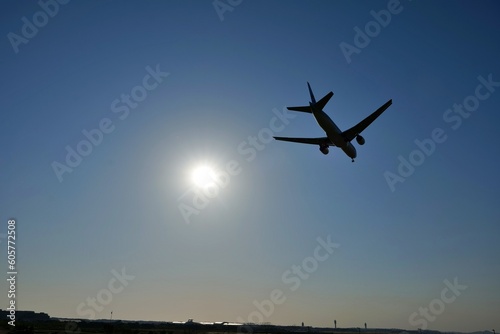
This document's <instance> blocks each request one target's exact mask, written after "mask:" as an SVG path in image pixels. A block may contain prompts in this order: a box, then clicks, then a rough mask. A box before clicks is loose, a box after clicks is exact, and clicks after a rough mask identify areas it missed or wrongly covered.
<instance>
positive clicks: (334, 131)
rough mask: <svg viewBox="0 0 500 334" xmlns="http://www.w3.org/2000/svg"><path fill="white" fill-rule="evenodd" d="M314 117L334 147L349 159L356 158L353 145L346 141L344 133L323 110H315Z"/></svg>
mask: <svg viewBox="0 0 500 334" xmlns="http://www.w3.org/2000/svg"><path fill="white" fill-rule="evenodd" d="M313 115H314V118H315V119H316V122H318V125H319V126H320V127H321V128H322V129H323V130H324V131H325V133H326V136H327V137H328V139H329V140H330V142H331V143H332V146H337V147H339V148H341V149H342V151H344V153H345V154H347V156H348V157H349V158H351V159H354V158H356V156H357V153H356V148H355V147H354V145H352V144H351V142H349V141H346V140H345V138H344V137H343V136H342V131H340V129H339V127H338V126H337V124H335V123H334V122H333V121H332V119H331V118H330V117H329V116H328V115H327V114H326V113H325V112H324V111H323V110H314V109H313Z"/></svg>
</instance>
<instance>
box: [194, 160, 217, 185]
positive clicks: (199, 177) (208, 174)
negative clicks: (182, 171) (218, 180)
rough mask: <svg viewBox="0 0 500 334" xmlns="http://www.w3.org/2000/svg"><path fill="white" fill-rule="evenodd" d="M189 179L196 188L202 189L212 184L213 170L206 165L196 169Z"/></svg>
mask: <svg viewBox="0 0 500 334" xmlns="http://www.w3.org/2000/svg"><path fill="white" fill-rule="evenodd" d="M191 179H192V181H193V183H194V184H195V185H196V186H198V187H200V188H204V187H206V186H208V185H209V184H211V183H213V182H214V170H213V168H212V167H210V166H207V165H204V166H199V167H196V168H195V169H194V170H193V172H192V174H191Z"/></svg>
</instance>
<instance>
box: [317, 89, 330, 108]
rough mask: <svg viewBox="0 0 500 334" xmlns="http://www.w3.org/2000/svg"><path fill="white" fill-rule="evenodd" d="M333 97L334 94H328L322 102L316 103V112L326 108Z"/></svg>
mask: <svg viewBox="0 0 500 334" xmlns="http://www.w3.org/2000/svg"><path fill="white" fill-rule="evenodd" d="M332 96H333V92H330V93H328V94H326V95H325V96H324V97H323V98H322V99H321V100H319V101H318V102H316V104H315V105H314V108H315V109H316V110H323V108H324V107H325V106H326V104H327V103H328V101H330V99H331V98H332Z"/></svg>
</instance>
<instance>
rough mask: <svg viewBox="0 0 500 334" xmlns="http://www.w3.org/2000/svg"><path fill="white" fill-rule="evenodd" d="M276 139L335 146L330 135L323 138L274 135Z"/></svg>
mask: <svg viewBox="0 0 500 334" xmlns="http://www.w3.org/2000/svg"><path fill="white" fill-rule="evenodd" d="M273 138H274V139H276V140H281V141H290V142H293V143H301V144H312V145H328V146H335V145H333V144H332V142H331V141H330V139H328V137H321V138H289V137H273Z"/></svg>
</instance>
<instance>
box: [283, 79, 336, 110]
mask: <svg viewBox="0 0 500 334" xmlns="http://www.w3.org/2000/svg"><path fill="white" fill-rule="evenodd" d="M307 88H308V89H309V96H310V97H311V102H309V106H300V107H287V109H288V110H294V111H300V112H307V113H312V112H313V109H315V110H323V108H324V107H325V106H326V104H327V103H328V101H330V99H331V98H332V96H333V92H330V93H328V94H326V95H325V96H323V98H322V99H321V100H319V101H318V102H316V98H315V97H314V94H313V92H312V89H311V85H310V84H309V82H307Z"/></svg>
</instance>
